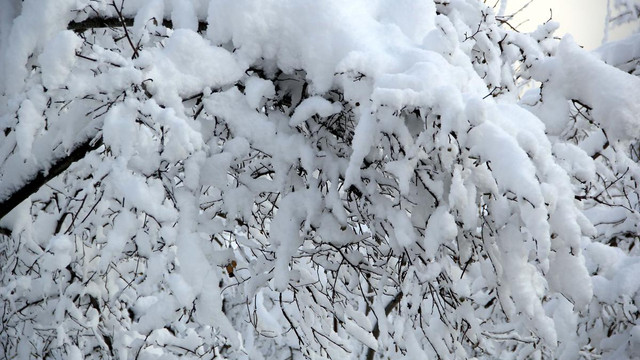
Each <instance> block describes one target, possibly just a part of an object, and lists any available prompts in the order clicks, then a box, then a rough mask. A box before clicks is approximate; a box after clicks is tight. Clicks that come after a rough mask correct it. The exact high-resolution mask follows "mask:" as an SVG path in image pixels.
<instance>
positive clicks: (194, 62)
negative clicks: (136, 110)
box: [144, 29, 243, 106]
mask: <svg viewBox="0 0 640 360" xmlns="http://www.w3.org/2000/svg"><path fill="white" fill-rule="evenodd" d="M144 56H146V57H152V58H153V61H152V62H153V65H152V66H151V67H150V68H149V69H148V76H149V77H150V78H151V79H153V82H150V83H149V91H150V92H152V93H153V94H154V96H155V98H156V101H158V102H160V103H169V104H172V105H175V106H177V104H179V103H180V102H181V96H182V97H185V98H188V97H190V96H193V95H195V94H197V93H198V92H200V91H201V90H202V88H204V87H211V88H217V87H220V86H222V85H225V84H229V83H233V82H235V81H237V80H239V79H240V77H241V76H242V74H243V70H242V68H241V67H240V66H239V65H238V64H237V63H236V61H235V60H234V58H233V56H232V55H231V53H229V52H228V51H227V50H225V49H223V48H221V47H217V46H213V45H211V44H210V43H209V42H208V41H207V40H205V39H203V38H202V37H201V36H200V35H198V34H197V33H196V32H194V31H192V30H187V29H178V30H176V31H174V32H173V33H172V34H171V36H170V37H169V39H167V41H166V43H165V45H164V48H162V49H160V48H158V49H154V50H152V51H149V52H147V53H146V55H144ZM146 61H150V59H147V60H146Z"/></svg>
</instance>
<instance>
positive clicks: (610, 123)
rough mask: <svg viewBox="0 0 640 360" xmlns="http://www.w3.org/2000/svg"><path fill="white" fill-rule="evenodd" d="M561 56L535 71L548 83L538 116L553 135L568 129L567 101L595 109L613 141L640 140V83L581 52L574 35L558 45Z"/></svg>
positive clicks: (597, 119) (594, 116)
mask: <svg viewBox="0 0 640 360" xmlns="http://www.w3.org/2000/svg"><path fill="white" fill-rule="evenodd" d="M557 51H558V56H557V57H555V58H551V59H548V60H544V61H541V63H540V64H538V65H536V66H535V67H534V68H533V70H534V71H533V74H534V76H535V78H536V80H538V81H542V82H545V87H544V90H543V93H542V101H541V102H540V103H539V104H538V105H537V110H536V112H537V113H538V114H539V115H540V117H541V119H542V120H544V121H545V123H546V125H547V127H548V130H549V131H550V132H551V133H552V134H559V132H560V131H562V130H563V129H564V124H565V123H566V117H567V115H568V103H567V100H577V101H580V102H581V103H583V104H585V105H587V106H588V107H589V108H591V109H592V114H593V118H594V120H595V121H596V123H597V124H598V125H600V126H601V127H602V129H603V130H605V132H606V134H607V136H608V137H609V140H612V141H615V140H632V139H636V138H638V137H640V91H638V89H640V79H638V78H637V77H635V76H632V75H629V74H627V73H625V72H624V71H621V70H618V69H616V68H614V67H611V66H607V65H606V64H605V63H603V62H602V61H601V60H599V59H598V58H597V57H596V56H594V55H593V54H590V53H589V52H587V51H586V50H583V49H582V48H580V47H579V46H578V45H577V44H576V43H575V42H574V41H573V38H572V37H571V36H570V35H567V36H565V37H564V38H563V39H562V41H561V42H560V44H559V45H558V50H557Z"/></svg>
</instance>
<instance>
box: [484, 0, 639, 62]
mask: <svg viewBox="0 0 640 360" xmlns="http://www.w3.org/2000/svg"><path fill="white" fill-rule="evenodd" d="M503 1H506V0H503ZM527 3H529V5H528V6H527V7H526V8H525V9H524V10H522V11H521V12H519V13H518V14H517V15H516V16H515V17H514V19H513V20H512V21H510V24H511V25H513V26H515V27H516V28H517V29H518V30H520V31H525V32H528V31H532V30H534V29H535V28H536V27H537V26H538V25H539V24H542V23H544V22H545V21H547V20H549V18H550V17H551V16H552V14H553V20H554V21H556V22H558V23H559V24H560V28H559V29H558V31H557V32H556V36H563V35H564V34H566V33H570V34H571V35H573V38H574V39H575V41H576V42H577V43H578V44H580V45H582V46H583V47H584V48H585V49H589V50H591V49H595V48H597V47H598V46H600V44H602V40H603V38H604V36H605V31H604V30H605V21H606V20H605V19H606V15H607V0H533V1H531V0H508V2H507V8H506V11H505V13H504V14H505V15H509V14H513V13H514V12H516V11H518V10H519V9H521V8H522V7H523V6H525V5H526V4H527ZM612 6H613V5H612ZM496 10H497V9H496ZM639 27H640V21H638V22H636V23H635V24H627V25H625V26H621V27H616V28H611V29H610V30H609V36H608V39H609V40H618V39H622V38H624V37H626V36H628V35H630V34H631V33H632V32H634V30H638V28H639Z"/></svg>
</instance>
